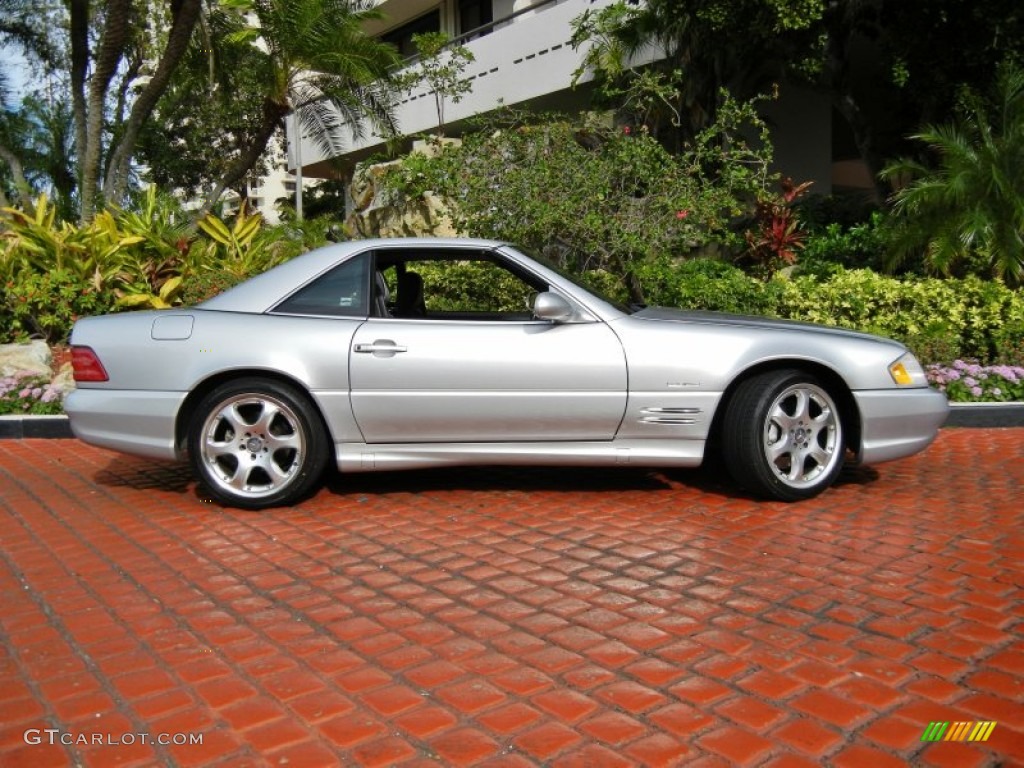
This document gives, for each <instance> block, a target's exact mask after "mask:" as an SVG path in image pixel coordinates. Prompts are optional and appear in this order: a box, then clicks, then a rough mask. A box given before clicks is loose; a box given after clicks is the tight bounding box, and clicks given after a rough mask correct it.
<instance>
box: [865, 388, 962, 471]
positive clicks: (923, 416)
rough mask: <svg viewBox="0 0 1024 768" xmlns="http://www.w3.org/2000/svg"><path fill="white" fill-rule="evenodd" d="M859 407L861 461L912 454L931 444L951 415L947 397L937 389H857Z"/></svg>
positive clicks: (871, 462) (874, 460) (868, 461)
mask: <svg viewBox="0 0 1024 768" xmlns="http://www.w3.org/2000/svg"><path fill="white" fill-rule="evenodd" d="M853 397H854V399H855V400H856V401H857V407H858V409H859V410H860V419H861V439H860V446H859V448H858V450H857V461H858V463H860V464H878V463H880V462H883V461H891V460H893V459H902V458H904V457H905V456H912V455H913V454H915V453H919V452H921V451H923V450H924V449H925V448H927V447H928V446H929V445H931V443H932V441H933V440H934V439H935V436H936V435H937V434H938V432H939V428H940V427H941V426H942V425H943V424H944V423H945V422H946V418H947V417H948V416H949V402H948V401H947V400H946V396H945V395H943V394H942V393H941V392H937V391H935V390H934V389H923V388H922V389H892V390H871V391H862V392H854V393H853Z"/></svg>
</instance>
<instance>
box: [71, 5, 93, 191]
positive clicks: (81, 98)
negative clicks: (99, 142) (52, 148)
mask: <svg viewBox="0 0 1024 768" xmlns="http://www.w3.org/2000/svg"><path fill="white" fill-rule="evenodd" d="M68 10H69V13H70V16H71V18H70V34H71V109H72V114H73V116H74V122H75V151H76V152H77V153H78V154H79V158H81V153H83V152H84V151H85V145H86V135H87V129H86V121H87V119H88V118H87V115H88V108H87V106H86V102H85V77H86V72H87V70H88V67H89V0H68ZM76 170H77V172H78V178H77V181H78V188H79V189H82V182H83V181H84V179H83V177H82V171H83V170H84V168H83V165H82V163H81V160H79V162H78V163H77V169H76Z"/></svg>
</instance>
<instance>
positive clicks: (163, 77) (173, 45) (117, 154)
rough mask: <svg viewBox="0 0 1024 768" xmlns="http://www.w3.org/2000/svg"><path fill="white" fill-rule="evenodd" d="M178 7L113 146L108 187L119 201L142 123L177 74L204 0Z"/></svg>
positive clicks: (190, 0)
mask: <svg viewBox="0 0 1024 768" xmlns="http://www.w3.org/2000/svg"><path fill="white" fill-rule="evenodd" d="M174 9H175V14H174V21H173V23H172V25H171V31H170V33H169V34H168V36H167V46H166V47H165V48H164V52H163V55H162V56H161V57H160V63H159V65H157V68H156V72H154V73H153V77H152V78H151V79H150V81H149V82H148V83H147V84H146V87H145V88H144V89H143V90H142V93H140V94H139V97H138V98H137V99H136V100H135V103H134V104H133V105H132V111H131V113H130V114H129V116H128V122H127V124H126V125H125V127H124V133H123V134H122V136H121V140H120V142H118V145H117V147H116V148H115V149H114V150H113V157H112V159H111V162H110V164H109V170H108V172H107V178H106V182H105V184H104V188H105V189H106V190H107V195H108V198H109V199H110V200H113V201H116V202H120V201H121V199H122V198H123V197H124V193H125V189H126V187H127V185H128V169H129V166H130V164H131V159H132V155H133V154H134V152H135V144H136V142H137V141H138V139H139V133H140V131H141V130H142V126H143V125H144V124H145V122H146V120H147V119H148V118H149V116H150V115H151V114H152V113H153V109H154V108H155V107H156V104H157V102H158V101H159V100H160V97H161V96H162V95H163V94H164V91H165V90H167V85H168V83H169V82H170V80H171V75H172V74H174V70H175V69H176V68H177V67H178V64H179V63H180V62H181V59H182V57H183V56H184V55H185V52H186V50H187V49H188V44H189V40H190V39H191V38H192V31H193V29H195V26H196V22H197V21H198V20H199V15H200V12H201V10H202V0H181V2H178V3H175V4H174Z"/></svg>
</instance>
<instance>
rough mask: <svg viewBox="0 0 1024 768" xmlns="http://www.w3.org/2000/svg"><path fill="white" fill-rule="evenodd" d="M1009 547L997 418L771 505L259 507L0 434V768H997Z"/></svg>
mask: <svg viewBox="0 0 1024 768" xmlns="http://www.w3.org/2000/svg"><path fill="white" fill-rule="evenodd" d="M1022 531H1024V430H1020V429H1007V430H946V431H944V432H943V433H942V434H941V435H940V437H939V440H938V442H937V443H936V444H935V445H934V446H933V447H932V448H931V449H929V450H928V451H927V452H926V453H924V454H923V455H921V456H919V457H916V458H914V459H909V460H904V461H900V462H895V463H891V464H887V465H882V466H880V467H878V468H877V469H871V470H856V471H851V472H849V473H847V474H846V475H845V476H844V477H843V479H842V481H841V483H840V484H839V486H838V487H836V488H835V489H833V490H832V491H830V492H829V493H827V494H825V495H824V496H823V497H821V498H820V499H818V500H816V501H812V502H807V503H802V504H796V505H784V504H774V503H761V502H756V501H752V500H750V499H747V498H744V497H742V496H738V495H735V494H733V493H732V491H731V489H729V488H728V487H726V486H719V485H716V484H715V482H714V481H713V480H709V479H708V478H705V477H703V476H702V475H701V474H700V473H697V472H687V473H675V474H669V475H666V474H662V473H655V472H647V471H643V470H622V471H615V472H611V471H589V470H557V471H555V470H547V469H536V470H534V469H529V470H526V469H523V470H507V469H503V470H493V469H472V470H469V469H467V470H458V471H450V470H445V471H436V472H417V473H409V474H388V475H374V476H353V477H348V478H344V479H342V478H337V479H334V480H332V481H331V482H330V483H329V485H328V486H327V487H326V488H325V489H324V490H322V491H321V492H320V493H319V494H318V495H316V496H315V497H314V498H312V499H310V500H309V501H307V502H305V503H303V504H301V505H299V506H297V507H295V508H292V509H278V510H270V511H265V512H259V513H254V512H240V511H237V510H225V509H222V508H220V507H218V506H216V505H212V504H209V503H207V502H206V501H205V500H204V499H203V497H202V494H201V492H200V491H197V489H196V487H195V484H194V482H193V481H192V480H191V478H190V477H189V475H188V473H187V471H185V470H183V469H181V468H177V467H167V466H164V465H159V464H154V463H150V462H146V461H143V460H138V459H130V458H125V457H122V456H118V455H116V454H113V453H109V452H106V451H102V450H98V449H93V448H88V447H86V446H84V445H82V444H80V443H78V442H76V441H71V440H67V441H64V440H56V441H55V440H48V441H32V440H26V441H3V442H0V598H2V603H0V605H2V611H0V764H2V765H4V766H33V767H34V766H64V765H79V764H81V765H88V766H106V765H114V764H117V765H124V766H136V765H138V766H144V765H161V764H162V765H173V766H218V765H224V766H248V765H252V766H258V765H288V766H321V765H322V766H332V765H342V764H346V765H362V766H386V765H402V766H414V765H421V766H437V765H446V766H478V765H490V766H536V765H544V766H617V765H627V766H628V765H652V766H661V765H693V766H730V765H739V766H766V767H767V766H771V767H772V768H782V767H783V766H815V765H831V766H837V768H845V767H846V766H858V767H860V766H871V767H872V768H882V767H883V766H889V765H893V766H895V765H901V766H902V765H908V764H909V765H918V766H967V767H968V768H970V767H972V766H1000V765H1001V766H1009V765H1015V764H1016V765H1020V764H1024V703H1022V702H1024V533H1022ZM940 720H941V721H947V720H948V721H981V720H987V721H997V725H996V727H995V729H994V731H993V732H992V735H991V737H990V739H989V740H988V741H987V742H984V743H968V742H962V743H954V742H938V743H925V742H922V741H921V736H922V734H923V732H924V730H925V728H926V727H927V726H928V724H929V723H930V722H931V721H940ZM46 729H50V732H49V733H48V732H47V730H46ZM143 734H144V735H145V740H146V741H147V742H150V741H153V740H158V739H159V740H163V741H174V740H175V738H177V737H179V736H181V735H189V734H191V735H196V734H199V735H201V737H202V744H201V745H196V744H191V745H190V744H174V743H168V744H161V743H142V742H143V738H144V737H143V736H142V735H143ZM161 736H166V737H170V738H160V737H161ZM94 738H95V739H97V741H98V742H99V743H93V739H94ZM114 741H120V742H121V743H110V742H114ZM35 742H39V743H35ZM50 742H53V743H50ZM132 742H134V743H132Z"/></svg>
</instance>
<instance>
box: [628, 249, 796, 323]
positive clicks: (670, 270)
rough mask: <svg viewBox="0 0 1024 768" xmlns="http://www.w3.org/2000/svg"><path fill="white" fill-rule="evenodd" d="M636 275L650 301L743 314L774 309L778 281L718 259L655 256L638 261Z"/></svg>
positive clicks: (769, 311)
mask: <svg viewBox="0 0 1024 768" xmlns="http://www.w3.org/2000/svg"><path fill="white" fill-rule="evenodd" d="M637 277H638V279H639V280H640V282H641V283H642V284H643V287H644V294H645V295H646V296H647V297H648V300H649V302H650V303H651V304H656V305H661V306H667V307H681V308H684V309H706V310H712V311H716V312H732V313H737V314H745V315H772V314H775V312H776V311H777V308H778V303H779V296H780V287H779V285H778V284H776V283H774V282H770V283H765V282H762V281H760V280H755V279H754V278H752V277H749V276H747V275H746V274H745V273H744V272H743V270H741V269H739V268H738V267H734V266H733V265H731V264H729V263H727V262H724V261H721V260H719V259H711V258H699V259H669V258H660V259H655V260H653V261H648V262H644V263H642V264H639V265H638V266H637Z"/></svg>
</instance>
